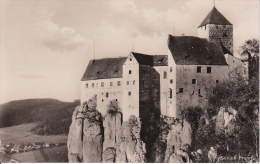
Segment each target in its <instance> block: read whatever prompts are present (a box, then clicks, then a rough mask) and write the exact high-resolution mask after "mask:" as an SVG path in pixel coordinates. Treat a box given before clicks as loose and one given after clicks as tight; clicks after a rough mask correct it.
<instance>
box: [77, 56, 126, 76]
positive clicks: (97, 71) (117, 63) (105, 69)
mask: <svg viewBox="0 0 260 164" xmlns="http://www.w3.org/2000/svg"><path fill="white" fill-rule="evenodd" d="M125 61H126V57H120V58H105V59H97V60H90V61H89V63H88V67H87V69H86V71H85V73H84V75H83V77H82V79H81V81H86V80H96V79H110V78H122V77H123V64H124V63H125Z"/></svg>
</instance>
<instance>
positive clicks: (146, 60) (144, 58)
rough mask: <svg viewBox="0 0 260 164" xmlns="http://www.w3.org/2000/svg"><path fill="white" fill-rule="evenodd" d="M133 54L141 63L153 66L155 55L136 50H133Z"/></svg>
mask: <svg viewBox="0 0 260 164" xmlns="http://www.w3.org/2000/svg"><path fill="white" fill-rule="evenodd" d="M132 54H133V55H134V57H135V59H136V60H137V62H138V63H139V64H140V65H148V66H151V67H152V66H153V56H151V55H146V54H141V53H136V52H132Z"/></svg>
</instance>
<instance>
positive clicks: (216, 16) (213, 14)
mask: <svg viewBox="0 0 260 164" xmlns="http://www.w3.org/2000/svg"><path fill="white" fill-rule="evenodd" d="M207 24H218V25H232V24H231V23H230V22H229V21H228V20H227V19H226V18H225V17H224V16H223V15H222V14H221V13H220V12H219V11H218V10H217V9H216V8H215V6H214V7H213V9H212V10H211V11H210V12H209V14H208V15H207V16H206V18H205V19H204V20H203V21H202V23H201V24H200V25H199V27H201V26H204V25H207Z"/></svg>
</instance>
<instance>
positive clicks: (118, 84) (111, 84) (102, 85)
mask: <svg viewBox="0 0 260 164" xmlns="http://www.w3.org/2000/svg"><path fill="white" fill-rule="evenodd" d="M85 86H86V88H88V87H89V86H88V83H87V84H86V85H85ZM91 86H92V88H95V83H92V85H91ZM104 86H105V83H104V82H101V87H104ZM110 86H111V87H112V86H113V82H110ZM117 86H121V81H117ZM96 87H98V83H96Z"/></svg>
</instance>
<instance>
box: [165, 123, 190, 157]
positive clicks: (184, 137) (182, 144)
mask: <svg viewBox="0 0 260 164" xmlns="http://www.w3.org/2000/svg"><path fill="white" fill-rule="evenodd" d="M191 134H192V131H191V126H190V124H189V123H188V122H187V121H185V120H184V121H183V124H182V123H175V124H172V125H171V126H170V131H169V133H168V136H167V148H166V152H165V162H169V159H170V156H171V155H172V154H174V153H175V154H178V151H179V150H186V149H187V146H190V145H191Z"/></svg>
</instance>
